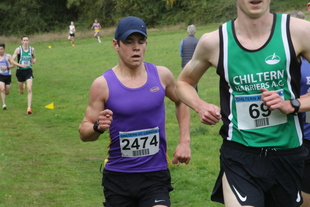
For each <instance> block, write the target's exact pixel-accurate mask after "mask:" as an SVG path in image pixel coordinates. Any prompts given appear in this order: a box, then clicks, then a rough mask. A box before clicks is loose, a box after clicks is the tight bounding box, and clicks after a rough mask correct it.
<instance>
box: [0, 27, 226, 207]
mask: <svg viewBox="0 0 310 207" xmlns="http://www.w3.org/2000/svg"><path fill="white" fill-rule="evenodd" d="M217 27H218V25H207V26H203V27H202V26H201V27H198V28H197V34H196V36H197V37H200V36H201V35H202V34H203V33H205V32H208V31H211V30H213V29H216V28H217ZM102 33H104V30H102ZM79 37H82V35H81V34H80V36H79V33H77V34H76V41H75V45H76V46H75V47H72V46H71V44H70V42H69V41H67V40H66V35H64V37H63V40H59V41H58V40H54V39H53V38H51V40H52V41H47V40H39V39H36V37H30V45H31V46H33V47H34V48H35V50H36V55H37V63H36V64H35V65H34V66H33V69H34V77H35V78H34V82H33V106H32V109H33V114H32V115H26V110H27V93H25V94H23V95H21V94H19V93H18V87H17V80H16V77H15V69H14V70H13V75H12V83H11V93H10V95H8V96H7V100H6V102H7V110H6V111H4V110H1V111H0V123H1V124H0V207H32V206H34V207H52V206H53V207H54V206H55V207H99V206H102V202H103V201H104V197H103V193H102V187H101V174H100V172H99V168H100V165H101V163H102V162H103V160H104V158H105V157H106V153H107V144H108V137H107V134H103V135H101V137H100V139H99V140H97V141H96V142H88V143H83V142H82V141H80V139H79V134H78V131H77V128H78V125H79V124H80V122H81V120H82V117H83V115H84V112H85V109H86V106H87V103H88V92H89V87H90V85H91V83H92V81H93V80H94V79H95V78H96V77H98V76H99V75H100V74H102V73H103V72H104V71H106V70H107V69H109V68H111V67H113V66H114V65H115V64H116V63H117V54H116V52H115V51H114V50H113V48H112V38H113V36H112V33H111V34H105V35H104V37H103V38H102V43H101V44H99V43H98V42H97V40H96V39H94V38H91V36H89V37H87V38H85V37H84V38H83V39H79ZM184 37H186V27H182V28H179V29H173V30H169V29H162V30H161V29H158V30H153V31H150V32H149V38H148V41H149V42H148V46H147V53H146V59H145V61H146V62H152V63H154V64H157V65H164V66H166V67H168V68H169V69H170V70H171V71H172V72H173V74H174V75H175V77H177V76H178V74H179V73H180V71H181V58H180V57H179V43H180V40H181V39H182V38H184ZM2 41H4V40H1V38H0V42H2ZM5 43H7V42H5ZM18 45H19V40H17V41H15V42H13V43H8V44H7V47H6V52H7V53H9V54H12V53H13V51H14V49H15V48H16V47H17V46H18ZM49 46H51V48H48V47H49ZM198 88H199V94H200V96H201V97H202V98H203V99H206V100H208V102H211V103H214V104H217V105H218V104H219V97H218V77H217V75H216V74H215V69H213V68H211V69H210V70H209V71H208V72H207V73H206V75H205V76H204V77H203V78H202V80H201V81H200V83H199V85H198ZM52 102H53V103H54V105H55V109H47V108H45V106H46V105H48V104H50V103H52ZM219 127H220V125H216V126H206V125H203V124H201V123H200V122H199V117H198V116H197V115H196V114H195V113H194V112H193V111H192V123H191V139H192V143H191V147H192V160H191V163H190V164H189V165H181V166H178V167H177V166H172V165H171V168H170V169H171V174H172V180H173V182H175V184H174V185H173V186H174V188H175V190H174V191H173V192H172V193H171V200H172V206H173V207H185V206H186V207H188V206H191V207H219V206H222V205H220V204H217V203H213V202H211V201H210V195H211V192H212V189H213V184H214V182H215V179H216V177H217V173H218V169H219V161H218V157H219V147H220V144H221V138H220V136H219V135H218V130H219ZM167 137H168V143H169V157H170V158H172V154H173V151H174V148H175V146H176V145H177V141H178V127H177V122H176V120H175V114H174V105H173V104H172V103H170V102H169V101H168V100H167Z"/></svg>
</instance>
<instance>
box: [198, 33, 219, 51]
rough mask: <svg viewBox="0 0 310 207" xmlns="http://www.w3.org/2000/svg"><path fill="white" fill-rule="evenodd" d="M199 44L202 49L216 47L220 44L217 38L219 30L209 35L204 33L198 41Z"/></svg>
mask: <svg viewBox="0 0 310 207" xmlns="http://www.w3.org/2000/svg"><path fill="white" fill-rule="evenodd" d="M199 41H200V44H201V45H203V46H204V47H214V46H218V44H219V42H220V38H219V30H215V31H213V32H210V33H205V34H203V35H202V36H201V38H200V39H199Z"/></svg>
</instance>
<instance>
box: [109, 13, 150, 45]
mask: <svg viewBox="0 0 310 207" xmlns="http://www.w3.org/2000/svg"><path fill="white" fill-rule="evenodd" d="M135 32H138V33H140V34H143V35H144V36H145V37H147V32H146V25H145V23H144V21H143V20H142V19H140V18H138V17H133V16H129V17H125V18H123V19H121V20H120V21H119V22H118V25H117V28H116V30H115V34H114V39H116V40H121V41H122V42H124V41H125V40H126V39H127V37H128V36H129V35H131V34H132V33H135Z"/></svg>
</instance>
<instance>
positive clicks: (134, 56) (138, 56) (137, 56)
mask: <svg viewBox="0 0 310 207" xmlns="http://www.w3.org/2000/svg"><path fill="white" fill-rule="evenodd" d="M131 57H132V58H134V59H135V58H140V55H133V56H131Z"/></svg>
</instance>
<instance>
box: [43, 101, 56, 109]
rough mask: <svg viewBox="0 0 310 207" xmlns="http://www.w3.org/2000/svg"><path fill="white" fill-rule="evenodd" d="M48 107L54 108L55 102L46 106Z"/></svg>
mask: <svg viewBox="0 0 310 207" xmlns="http://www.w3.org/2000/svg"><path fill="white" fill-rule="evenodd" d="M45 108H47V109H54V102H53V103H50V104H48V105H46V106H45Z"/></svg>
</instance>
